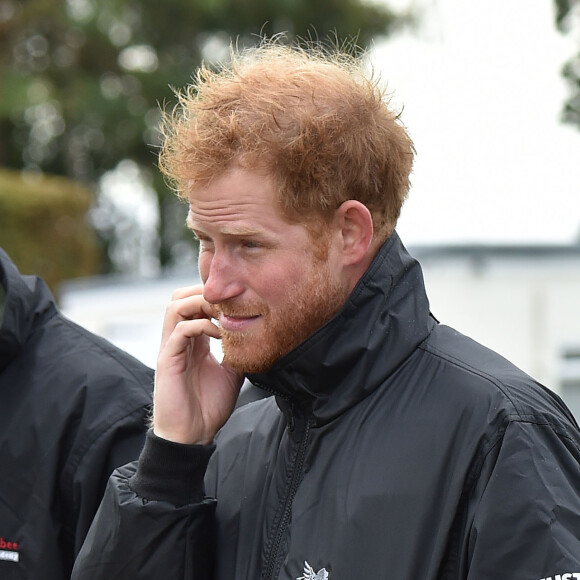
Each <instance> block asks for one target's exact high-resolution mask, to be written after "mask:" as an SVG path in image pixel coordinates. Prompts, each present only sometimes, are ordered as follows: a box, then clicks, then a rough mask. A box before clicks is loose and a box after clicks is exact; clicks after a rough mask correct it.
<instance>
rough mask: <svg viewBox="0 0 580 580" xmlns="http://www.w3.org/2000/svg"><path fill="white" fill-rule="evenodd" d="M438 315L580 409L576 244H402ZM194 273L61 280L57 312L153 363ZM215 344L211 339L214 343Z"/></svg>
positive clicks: (579, 285) (195, 280)
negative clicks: (169, 311) (166, 322)
mask: <svg viewBox="0 0 580 580" xmlns="http://www.w3.org/2000/svg"><path fill="white" fill-rule="evenodd" d="M410 250H411V253H412V254H413V255H414V256H416V257H417V258H418V259H419V261H420V262H421V264H422V266H423V271H424V275H425V282H426V286H427V294H428V296H429V300H430V304H431V309H432V312H433V314H434V315H435V316H436V318H437V319H438V320H439V321H440V322H442V323H444V324H448V325H449V326H453V327H454V328H456V329H457V330H459V331H460V332H463V333H464V334H467V335H469V336H471V337H472V338H474V339H475V340H477V341H479V342H481V343H482V344H485V345H486V346H489V347H490V348H492V349H493V350H495V351H497V352H499V353H501V354H502V355H503V356H505V357H506V358H508V359H509V360H511V361H512V362H514V363H515V364H516V365H518V366H519V367H520V368H522V369H523V370H525V371H526V372H528V373H529V374H531V375H532V376H534V377H535V378H536V379H538V380H539V381H540V382H542V383H543V384H545V385H546V386H548V387H550V388H551V389H553V390H554V391H556V392H558V393H560V394H561V395H562V397H563V398H564V399H565V401H566V402H567V403H568V405H569V406H570V407H571V409H572V411H573V412H574V414H575V415H576V416H577V417H580V245H569V246H521V247H518V246H438V247H426V246H422V247H415V248H410ZM197 283H199V278H198V277H197V275H196V274H195V273H192V274H189V275H180V276H174V275H171V276H166V277H164V278H158V279H145V280H141V279H139V280H135V279H133V280H122V279H110V280H109V279H107V280H101V279H97V280H84V281H80V282H70V283H67V284H65V285H63V287H62V290H61V293H60V296H59V302H60V304H61V307H62V309H63V311H64V313H65V314H66V315H67V316H68V317H69V318H71V319H73V320H75V321H76V322H78V323H79V324H81V325H83V326H84V327H86V328H88V329H89V330H92V331H93V332H95V333H97V334H100V335H102V336H104V337H105V338H107V339H109V340H110V341H111V342H113V343H114V344H117V345H118V346H120V347H121V348H123V349H125V350H127V351H128V352H130V353H131V354H133V355H134V356H136V357H137V358H139V359H141V360H142V361H143V362H145V363H146V364H148V365H149V366H152V367H154V366H155V360H156V357H157V350H158V347H159V340H160V336H161V325H162V321H163V315H164V312H165V306H166V304H167V303H168V302H169V300H170V298H171V294H172V292H173V291H174V290H175V289H176V288H179V287H182V286H188V285H192V284H197ZM213 348H214V352H216V353H219V343H217V342H214V343H213Z"/></svg>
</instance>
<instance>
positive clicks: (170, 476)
mask: <svg viewBox="0 0 580 580" xmlns="http://www.w3.org/2000/svg"><path fill="white" fill-rule="evenodd" d="M212 452H213V446H200V445H191V446H190V445H178V444H173V443H171V442H169V441H164V440H162V439H159V438H158V437H155V435H153V434H152V433H151V432H150V433H148V435H147V440H146V443H145V447H144V449H143V452H142V454H141V456H140V458H139V462H138V463H137V464H129V465H127V466H124V467H122V468H120V469H118V470H116V471H115V472H114V473H113V475H112V476H111V478H110V480H109V483H108V486H107V489H106V492H105V495H104V497H103V501H102V503H101V505H100V507H99V510H98V512H97V515H96V517H95V519H94V521H93V523H92V525H91V528H90V530H89V533H88V535H87V538H86V540H85V542H84V544H83V547H82V549H81V551H80V553H79V555H78V557H77V559H76V562H75V566H74V569H73V574H72V577H71V578H72V580H87V579H88V578H90V579H91V580H113V579H115V580H126V579H127V578H131V579H132V580H158V579H159V578H171V579H172V580H210V579H211V577H212V569H213V560H214V552H215V505H216V502H215V500H213V499H209V498H205V497H204V492H203V477H204V474H205V470H206V467H207V463H208V461H209V457H210V456H211V454H212Z"/></svg>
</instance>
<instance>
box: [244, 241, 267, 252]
mask: <svg viewBox="0 0 580 580" xmlns="http://www.w3.org/2000/svg"><path fill="white" fill-rule="evenodd" d="M242 247H244V248H248V249H250V250H251V249H253V248H261V247H262V244H260V242H256V241H255V240H242Z"/></svg>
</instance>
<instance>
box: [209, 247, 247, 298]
mask: <svg viewBox="0 0 580 580" xmlns="http://www.w3.org/2000/svg"><path fill="white" fill-rule="evenodd" d="M205 270H206V271H205V272H202V278H205V280H204V285H203V297H204V298H205V299H206V300H207V301H208V302H209V303H210V304H217V303H219V302H225V301H226V300H229V299H231V298H235V297H236V296H238V295H239V294H241V293H242V290H243V283H242V272H241V269H240V268H239V266H236V264H235V263H234V260H233V259H232V258H231V256H228V255H227V253H226V252H215V253H214V255H213V256H212V257H211V259H210V260H209V264H207V265H206V268H205ZM204 273H205V274H206V276H204Z"/></svg>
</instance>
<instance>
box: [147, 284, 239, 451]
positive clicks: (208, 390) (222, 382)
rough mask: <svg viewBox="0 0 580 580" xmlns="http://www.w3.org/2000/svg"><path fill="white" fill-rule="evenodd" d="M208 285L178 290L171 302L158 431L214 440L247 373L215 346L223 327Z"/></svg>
mask: <svg viewBox="0 0 580 580" xmlns="http://www.w3.org/2000/svg"><path fill="white" fill-rule="evenodd" d="M202 291H203V286H191V287H188V288H182V289H180V290H177V291H176V292H175V293H174V294H173V297H172V300H171V302H170V303H169V305H168V307H167V310H166V313H165V320H164V322H163V333H162V339H161V349H160V351H159V357H158V359H157V373H156V378H155V395H154V412H153V431H154V433H155V434H156V435H157V436H158V437H162V438H163V439H167V440H169V441H174V442H176V443H187V444H192V443H200V444H207V443H210V442H211V441H212V440H213V438H214V436H215V434H216V433H217V431H218V430H219V429H220V428H221V427H222V426H223V425H224V423H225V422H226V421H227V420H228V418H229V416H230V415H231V414H232V411H233V409H234V406H235V403H236V400H237V397H238V394H239V392H240V388H241V386H242V382H243V375H240V374H238V373H236V372H234V371H233V370H232V369H230V368H228V367H226V366H224V365H221V364H220V363H219V362H218V361H217V360H216V358H215V357H214V356H213V354H212V353H211V352H210V348H209V339H210V337H213V338H219V337H220V330H219V328H218V327H217V326H216V325H215V324H214V323H213V322H212V321H211V318H212V306H211V305H210V304H209V303H208V302H207V301H206V300H204V298H203V296H202Z"/></svg>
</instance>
